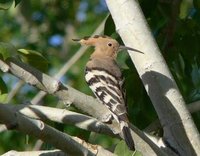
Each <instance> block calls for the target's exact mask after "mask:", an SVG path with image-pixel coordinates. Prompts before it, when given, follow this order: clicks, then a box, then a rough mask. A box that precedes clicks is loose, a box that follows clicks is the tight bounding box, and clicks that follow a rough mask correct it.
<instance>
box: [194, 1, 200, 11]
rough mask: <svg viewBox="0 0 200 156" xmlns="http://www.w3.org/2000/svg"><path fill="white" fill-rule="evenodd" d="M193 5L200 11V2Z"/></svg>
mask: <svg viewBox="0 0 200 156" xmlns="http://www.w3.org/2000/svg"><path fill="white" fill-rule="evenodd" d="M193 4H194V7H195V8H196V9H198V10H199V9H200V0H193Z"/></svg>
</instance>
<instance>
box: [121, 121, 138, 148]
mask: <svg viewBox="0 0 200 156" xmlns="http://www.w3.org/2000/svg"><path fill="white" fill-rule="evenodd" d="M120 126H121V130H122V137H123V138H124V140H125V142H126V144H127V146H128V147H129V149H130V150H132V151H135V144H134V141H133V138H132V135H131V132H130V129H129V126H128V123H126V122H124V121H121V122H120Z"/></svg>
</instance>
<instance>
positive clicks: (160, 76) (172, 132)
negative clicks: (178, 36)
mask: <svg viewBox="0 0 200 156" xmlns="http://www.w3.org/2000/svg"><path fill="white" fill-rule="evenodd" d="M106 2H107V5H108V8H109V10H110V12H111V15H112V17H113V20H114V22H115V25H116V30H117V32H118V33H119V34H120V36H121V37H122V39H123V41H124V43H125V44H126V45H127V46H129V47H134V48H136V49H139V50H140V51H142V52H144V53H145V54H144V55H142V54H139V53H131V52H130V53H129V54H130V56H131V59H132V61H133V62H134V64H135V66H136V69H137V71H138V73H139V75H140V77H141V79H142V82H143V84H144V86H145V88H146V91H147V93H148V95H149V96H150V99H151V101H152V103H153V105H154V107H155V109H156V111H157V113H158V117H159V119H160V122H161V124H162V127H163V129H164V140H165V142H166V144H167V145H168V147H171V149H176V150H177V151H175V152H177V153H178V154H180V155H196V154H197V153H199V151H200V136H199V133H198V131H197V128H196V126H195V125H194V122H193V120H192V117H191V115H190V113H189V111H188V109H187V108H186V105H185V102H184V100H183V97H182V96H181V94H180V92H179V90H178V87H177V85H176V82H175V80H174V79H173V77H172V75H171V73H170V71H169V70H168V68H167V65H166V63H165V60H164V58H163V57H162V55H161V53H160V51H159V48H158V46H157V44H156V42H155V40H154V38H153V37H152V35H151V32H150V30H149V28H148V26H147V22H146V21H145V18H144V15H143V13H142V11H141V8H140V6H139V4H138V1H136V0H106Z"/></svg>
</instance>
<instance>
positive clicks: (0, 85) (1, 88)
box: [0, 77, 8, 94]
mask: <svg viewBox="0 0 200 156" xmlns="http://www.w3.org/2000/svg"><path fill="white" fill-rule="evenodd" d="M7 92H8V89H7V86H6V84H5V82H4V81H3V79H2V78H1V77H0V94H4V93H7Z"/></svg>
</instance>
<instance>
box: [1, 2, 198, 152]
mask: <svg viewBox="0 0 200 156" xmlns="http://www.w3.org/2000/svg"><path fill="white" fill-rule="evenodd" d="M18 2H19V4H18V5H17V6H16V7H14V2H13V0H7V1H6V2H0V7H1V9H2V10H0V42H7V43H12V44H13V45H14V46H15V47H16V48H17V49H22V48H23V49H30V50H35V51H36V52H39V53H40V54H42V55H43V57H42V58H41V60H40V59H38V57H35V55H31V54H29V55H25V54H21V56H20V59H21V60H22V61H24V62H27V63H29V64H31V65H33V66H34V67H37V68H38V69H40V70H41V71H43V72H45V73H47V74H49V75H54V74H55V73H56V72H57V71H58V70H59V69H60V68H61V67H62V66H63V64H64V63H65V62H67V61H68V60H70V58H71V57H72V56H73V55H74V54H75V53H76V52H77V50H78V49H79V47H80V45H78V44H77V43H74V42H73V41H72V38H81V37H84V36H89V35H91V34H92V33H93V32H94V30H95V29H96V28H97V27H98V26H99V25H100V23H101V22H102V21H103V20H104V19H105V18H106V17H107V16H108V14H109V11H108V9H107V6H106V3H105V1H104V0H92V1H89V0H76V1H72V0H62V1H60V0H43V1H34V0H29V1H27V0H21V1H20V0H15V3H18ZM139 2H140V5H141V7H142V9H143V12H144V14H145V17H146V19H147V22H148V23H149V25H150V28H151V30H152V34H153V35H154V37H155V39H156V40H157V43H158V45H159V47H160V49H161V51H162V54H163V56H164V57H165V59H166V61H167V63H168V66H169V68H170V70H171V72H172V73H173V75H174V77H175V79H176V82H177V84H178V86H179V89H180V91H181V93H182V95H183V97H184V99H185V101H186V103H191V102H193V101H198V100H199V99H200V56H199V55H200V10H199V9H200V1H199V0H182V1H181V0H151V1H149V0H139ZM122 20H123V19H122ZM104 34H106V35H109V36H113V37H116V39H118V41H119V42H121V40H120V39H119V37H118V36H117V34H116V32H115V27H114V24H113V21H112V18H111V17H110V16H109V17H108V18H107V20H106V24H105V27H104ZM91 52H92V48H90V49H89V50H87V51H86V52H85V54H84V55H83V56H82V57H81V58H80V59H79V60H78V61H77V62H76V63H75V64H74V65H73V66H72V67H71V68H70V70H68V72H67V73H66V74H65V75H64V76H63V77H62V78H61V81H62V82H63V83H65V84H68V85H70V86H72V87H74V88H76V89H78V90H80V91H81V92H84V93H86V94H90V95H92V92H91V91H90V89H89V87H88V86H87V85H86V83H85V79H84V65H85V64H86V62H87V60H88V58H89V55H90V54H91ZM118 63H119V64H120V66H121V67H122V69H123V73H124V76H125V78H126V81H125V88H126V90H127V102H128V108H129V109H128V113H129V119H130V121H131V122H132V123H133V124H135V125H136V126H137V127H138V128H140V129H144V128H145V127H147V126H148V125H149V124H150V123H152V122H153V121H154V120H155V119H157V115H156V113H155V110H154V108H153V106H152V104H151V102H150V100H149V97H148V96H147V94H146V92H145V89H144V87H143V85H142V83H141V81H140V79H139V77H138V74H137V72H136V70H135V68H134V65H133V63H132V62H131V60H130V58H129V56H128V54H127V53H126V52H122V53H120V54H119V57H118ZM0 76H1V78H0V84H1V85H0V87H1V92H0V93H4V96H0V101H1V102H5V101H6V97H5V96H6V95H7V94H8V93H9V92H10V91H11V90H12V89H13V88H15V87H16V85H17V84H18V83H19V80H18V79H17V78H15V77H13V76H11V75H9V74H4V73H2V72H0ZM38 91H39V90H37V89H35V88H34V87H31V86H29V85H27V84H24V85H23V86H22V87H20V89H19V90H18V91H17V93H16V95H15V96H14V97H13V98H12V99H11V100H10V101H9V102H11V103H13V104H20V103H25V102H27V101H31V99H32V98H33V97H34V95H36V94H37V93H38ZM39 104H41V105H46V106H52V107H59V106H60V105H61V106H62V103H61V102H59V100H58V99H57V98H55V97H53V96H51V95H47V96H45V98H43V99H42V100H41V101H40V103H39ZM65 109H70V110H74V111H79V110H77V109H76V108H74V107H73V106H70V107H67V108H65ZM193 118H194V121H195V123H196V125H197V127H198V129H200V122H199V121H200V113H199V112H197V113H194V114H193ZM48 124H50V125H52V126H54V127H56V128H57V129H59V130H61V131H64V132H66V133H68V134H70V135H73V136H78V137H80V138H83V139H84V140H86V141H88V142H91V143H94V144H100V145H102V146H103V147H106V148H108V147H112V145H113V144H117V143H118V142H119V140H117V139H113V138H111V137H108V136H104V135H99V134H94V133H90V132H88V131H84V130H80V129H78V128H76V127H74V126H70V125H60V124H55V123H52V122H49V123H48ZM160 132H161V131H160V130H159V129H158V130H157V131H156V132H155V133H156V134H157V135H159V134H160ZM36 142H37V141H36V139H35V138H32V137H28V139H27V136H26V135H24V134H21V133H20V132H14V131H12V132H11V131H10V132H3V133H1V137H0V153H4V152H6V151H9V150H31V149H33V147H34V146H35V143H36ZM51 148H52V147H51V145H49V144H46V143H44V144H43V146H42V149H51Z"/></svg>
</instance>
